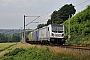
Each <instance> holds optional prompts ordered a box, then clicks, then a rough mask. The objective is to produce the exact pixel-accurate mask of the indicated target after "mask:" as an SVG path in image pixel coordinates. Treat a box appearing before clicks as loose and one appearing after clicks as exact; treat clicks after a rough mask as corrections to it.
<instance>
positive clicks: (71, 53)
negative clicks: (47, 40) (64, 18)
mask: <svg viewBox="0 0 90 60" xmlns="http://www.w3.org/2000/svg"><path fill="white" fill-rule="evenodd" d="M89 56H90V51H87V50H77V49H69V48H61V47H52V46H45V45H44V46H41V45H31V44H27V43H26V44H23V43H18V44H17V45H15V46H14V47H13V48H12V49H10V51H9V52H8V53H6V54H5V55H4V56H2V57H0V59H1V60H89V59H90V57H89Z"/></svg>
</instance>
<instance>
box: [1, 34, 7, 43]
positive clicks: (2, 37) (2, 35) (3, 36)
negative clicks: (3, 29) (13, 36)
mask: <svg viewBox="0 0 90 60" xmlns="http://www.w3.org/2000/svg"><path fill="white" fill-rule="evenodd" d="M0 42H6V39H5V35H4V34H3V33H0Z"/></svg>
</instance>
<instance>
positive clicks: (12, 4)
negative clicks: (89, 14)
mask: <svg viewBox="0 0 90 60" xmlns="http://www.w3.org/2000/svg"><path fill="white" fill-rule="evenodd" d="M84 1H88V2H85V3H83V4H81V5H79V6H76V5H78V4H80V3H82V2H84ZM65 4H73V5H74V6H76V7H75V9H76V10H77V12H76V13H78V12H80V11H82V10H83V9H85V8H86V7H87V5H90V0H0V29H20V27H23V18H24V15H26V16H40V18H38V19H37V20H36V21H35V22H39V23H31V24H29V25H28V26H27V27H26V28H33V29H34V28H36V27H37V25H38V24H42V23H46V22H47V20H48V19H49V18H50V15H51V14H52V12H53V11H55V10H58V9H60V8H61V7H62V6H64V5H65ZM35 18H36V17H27V18H26V24H27V23H29V22H30V21H32V20H33V19H35Z"/></svg>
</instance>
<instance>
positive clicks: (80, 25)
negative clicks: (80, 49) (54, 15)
mask: <svg viewBox="0 0 90 60" xmlns="http://www.w3.org/2000/svg"><path fill="white" fill-rule="evenodd" d="M63 24H64V25H65V29H66V39H67V36H68V20H66V21H65V22H64V23H63ZM70 34H71V38H70V40H67V44H69V45H72V44H73V45H85V46H86V45H90V6H88V7H87V8H86V9H85V10H83V11H81V12H79V13H78V14H76V15H75V16H74V17H72V18H71V19H70Z"/></svg>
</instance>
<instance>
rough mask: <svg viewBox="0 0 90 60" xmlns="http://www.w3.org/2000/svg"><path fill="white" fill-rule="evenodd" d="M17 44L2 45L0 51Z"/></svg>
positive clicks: (0, 44)
mask: <svg viewBox="0 0 90 60" xmlns="http://www.w3.org/2000/svg"><path fill="white" fill-rule="evenodd" d="M15 44H16V43H0V51H3V50H5V49H7V48H9V47H11V46H12V45H15Z"/></svg>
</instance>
